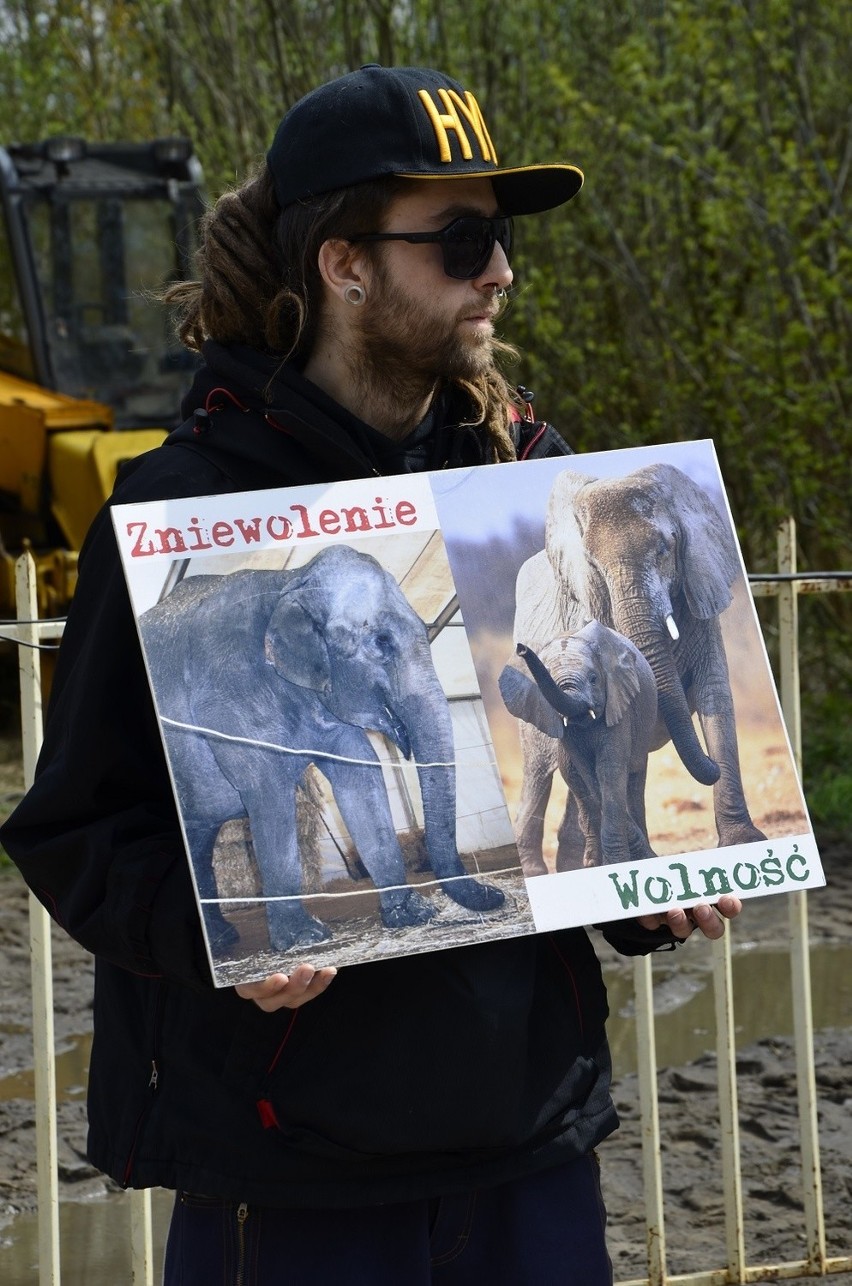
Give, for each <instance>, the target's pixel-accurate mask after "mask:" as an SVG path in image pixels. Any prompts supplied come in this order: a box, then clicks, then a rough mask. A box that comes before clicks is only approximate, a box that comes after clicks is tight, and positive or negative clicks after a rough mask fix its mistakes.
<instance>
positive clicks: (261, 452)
mask: <svg viewBox="0 0 852 1286" xmlns="http://www.w3.org/2000/svg"><path fill="white" fill-rule="evenodd" d="M203 356H204V362H205V364H204V366H203V367H202V368H201V369H200V370H199V371H198V372H197V373H196V376H195V379H194V381H193V384H192V386H191V388H190V390H189V392H188V394H187V396H186V397H185V398H184V401H183V405H182V412H183V415H184V416H185V417H186V419H185V423H184V424H182V425H181V427H180V428H179V429H176V430H175V432H174V433H172V434H171V435H170V437H169V438H168V442H169V443H186V442H187V441H192V442H193V444H194V445H195V446H196V447H197V448H198V449H200V450H201V451H202V452H203V453H205V454H208V455H213V454H215V455H216V457H217V461H218V462H220V463H221V462H222V460H221V458H222V457H223V456H224V455H229V456H231V457H233V458H234V459H235V460H240V461H242V462H245V463H248V464H251V465H256V466H258V467H259V468H260V469H264V468H266V469H272V470H274V471H276V472H284V473H286V474H287V476H288V478H289V479H290V480H291V481H292V483H293V484H294V485H298V484H304V483H310V482H318V481H323V482H328V481H338V480H343V479H347V478H360V477H369V476H371V475H375V476H382V475H388V474H392V473H411V472H420V471H421V470H424V469H440V468H444V467H445V466H447V465H451V466H457V465H465V464H467V465H470V464H480V463H482V462H483V460H484V457H485V451H484V441H483V436H482V434H481V433H480V432H479V431H478V430H477V429H475V428H473V427H467V426H464V425H462V426H461V427H460V425H459V422H460V421H463V420H464V419H465V418H466V417H467V418H470V406H469V404H468V403H467V400H466V398H465V397H464V395H463V394H462V393H461V392H460V391H459V390H456V389H453V388H447V389H445V390H443V391H441V392H439V393H438V395H437V396H436V397H435V399H434V401H433V403H432V406H431V407H430V409H429V411H428V413H427V415H426V416H425V417H424V419H423V421H422V422H421V423H420V424H419V425H417V426H416V427H415V428H414V429H413V430H412V432H411V433H410V434H409V435H408V436H407V437H406V438H405V440H404V441H403V442H395V441H393V440H392V439H390V438H387V437H386V436H385V435H384V434H382V433H379V432H378V430H376V429H374V428H373V427H372V426H371V425H369V424H367V423H366V422H365V421H364V420H362V419H359V417H358V416H356V415H353V414H352V412H351V411H348V410H346V408H344V407H342V406H340V405H339V404H338V403H337V402H335V401H334V400H333V399H332V398H330V397H329V396H328V395H327V394H326V393H324V392H323V390H322V389H320V388H319V387H318V386H317V385H316V384H313V383H311V381H310V380H308V379H306V378H305V376H304V375H303V374H302V373H301V371H300V370H299V369H298V368H297V367H296V366H294V365H293V364H292V363H289V362H281V360H280V358H278V357H276V356H275V355H273V354H266V353H261V352H258V351H257V350H256V349H252V348H248V347H246V346H243V345H224V344H218V343H216V342H214V341H212V340H208V341H207V342H206V343H205V344H204V348H203ZM266 485H268V484H266Z"/></svg>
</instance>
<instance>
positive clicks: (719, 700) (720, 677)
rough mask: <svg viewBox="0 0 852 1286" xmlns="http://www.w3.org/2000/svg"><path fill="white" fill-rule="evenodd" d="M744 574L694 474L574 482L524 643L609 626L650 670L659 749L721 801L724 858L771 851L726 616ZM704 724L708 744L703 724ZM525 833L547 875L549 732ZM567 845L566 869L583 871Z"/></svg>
mask: <svg viewBox="0 0 852 1286" xmlns="http://www.w3.org/2000/svg"><path fill="white" fill-rule="evenodd" d="M739 573H740V564H739V561H738V559H737V555H736V550H735V547H734V542H733V540H732V538H731V533H730V530H729V528H728V527H727V525H726V523H725V522H724V521H723V519H722V516H721V514H720V513H719V511H718V510H717V509H716V507H715V505H714V504H713V503H712V502H711V500H710V499H709V497H708V496H707V494H706V493H705V492H704V491H703V490H702V488H701V487H700V486H698V485H697V483H695V482H694V481H693V480H692V479H691V478H690V477H689V476H688V475H687V474H686V473H684V472H683V471H682V470H680V469H678V468H676V467H675V466H674V465H671V464H665V463H660V464H652V465H647V466H645V467H644V468H640V469H637V470H635V471H634V472H633V473H630V474H627V475H626V476H624V477H613V478H602V479H596V478H593V477H589V476H588V475H586V474H583V473H580V472H576V471H574V470H571V469H566V470H564V471H562V472H561V473H560V474H558V475H557V477H556V479H555V481H554V483H553V486H552V488H551V492H550V497H549V501H548V509H547V518H546V526H545V548H544V550H542V551H541V552H539V553H537V554H535V555H533V557H532V558H529V559H528V560H527V561H526V562H525V563H524V564H523V566H522V567H521V568H520V571H519V573H518V577H517V583H516V593H515V602H516V611H515V624H514V639H515V642H516V643H523V644H525V645H526V646H528V647H532V648H534V649H538V648H541V647H542V646H543V645H544V644H545V643H547V642H548V641H549V640H550V639H552V638H554V637H555V636H556V635H557V634H562V633H567V634H571V633H573V632H575V631H576V630H577V629H578V628H580V627H581V626H582V625H583V623H584V622H585V621H588V620H596V621H599V622H600V623H601V624H603V625H606V626H608V627H610V628H611V629H614V630H616V631H618V633H620V634H623V635H624V636H625V637H626V638H627V639H629V640H630V641H631V642H632V643H633V644H634V645H635V646H636V647H637V648H638V649H639V651H640V652H641V653H642V655H643V656H644V657H645V658H646V660H647V661H648V663H649V665H650V667H651V670H652V672H653V675H654V680H655V683H656V687H657V702H658V715H657V723H656V727H655V729H654V731H653V735H652V738H651V743H650V748H651V750H655V749H657V748H659V747H660V746H662V745H664V744H665V743H666V742H667V741H669V740H671V741H672V743H673V745H674V747H675V749H676V751H677V753H678V755H679V757H680V759H681V760H682V762H683V764H684V765H685V767H686V768H687V770H688V772H689V773H690V774H691V775H692V776H693V777H694V778H695V779H696V781H698V782H700V783H701V784H702V785H705V786H712V787H713V804H714V812H715V819H716V829H717V833H718V842H719V845H720V847H722V846H725V845H729V844H743V843H749V842H751V841H755V840H761V839H763V838H764V835H763V833H762V832H761V831H760V830H758V829H757V827H756V826H755V825H754V824H753V822H752V820H751V817H750V815H749V811H748V807H747V804H746V800H745V795H744V792H743V784H742V778H741V774H740V767H739V753H738V746H737V729H736V722H735V716H734V703H733V698H732V695H731V684H730V678H729V674H728V664H727V658H726V655H725V647H724V643H723V639H722V631H721V626H720V623H719V616H720V614H721V613H722V612H723V611H724V610H725V609H726V608H727V607H728V606H729V604H730V603H731V601H732V593H731V587H732V585H733V583H734V581H735V579H736V577H737V576H738V575H739ZM696 711H697V713H698V718H699V722H700V726H701V730H702V733H703V736H704V739H705V742H706V751H705V748H704V747H702V745H701V743H700V741H699V739H698V736H697V734H696V731H695V728H694V726H693V722H692V715H693V713H694V712H696ZM522 749H523V758H524V777H523V786H522V797H521V803H520V809H519V816H518V824H517V839H518V848H519V852H520V855H521V860H522V862H523V863H524V866H525V868H526V867H528V866H530V867H536V866H537V865H538V864H541V862H542V857H541V851H542V831H543V824H544V811H545V808H546V806H547V800H548V797H549V794H550V785H551V779H552V775H553V772H554V770H555V768H556V755H555V753H554V749H553V742H552V740H550V739H548V738H546V737H544V736H543V734H541V733H540V732H538V731H537V730H532V729H531V730H530V733H529V734H528V735H525V736H524V737H523V738H522ZM568 844H569V837H568V836H567V835H566V836H565V838H564V844H563V841H562V837H560V846H561V848H562V850H563V851H561V852H560V853H559V854H558V856H557V866H559V865H560V862H561V863H562V864H563V865H565V864H567V865H571V864H575V859H572V857H571V856H570V854H569V853H568V852H567V850H566V849H565V846H566V845H568Z"/></svg>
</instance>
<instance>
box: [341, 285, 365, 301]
mask: <svg viewBox="0 0 852 1286" xmlns="http://www.w3.org/2000/svg"><path fill="white" fill-rule="evenodd" d="M343 298H344V299H345V300H346V302H347V304H354V305H355V306H356V307H359V306H360V305H361V304H363V302H364V300H365V299H366V298H367V292H366V290H365V289H364V287H363V286H356V285H355V284H354V282H353V284H352V285H351V286H347V287H346V289H345V290H344V292H343Z"/></svg>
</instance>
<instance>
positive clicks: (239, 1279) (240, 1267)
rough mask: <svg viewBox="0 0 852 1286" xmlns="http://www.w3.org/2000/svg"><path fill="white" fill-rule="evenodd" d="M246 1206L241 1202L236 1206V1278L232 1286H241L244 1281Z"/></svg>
mask: <svg viewBox="0 0 852 1286" xmlns="http://www.w3.org/2000/svg"><path fill="white" fill-rule="evenodd" d="M248 1212H249V1211H248V1206H247V1205H246V1203H245V1202H244V1201H241V1202H240V1204H239V1205H238V1206H237V1276H236V1279H235V1282H234V1286H243V1281H244V1280H245V1266H246V1220H247V1219H248Z"/></svg>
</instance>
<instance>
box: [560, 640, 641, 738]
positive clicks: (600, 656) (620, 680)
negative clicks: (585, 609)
mask: <svg viewBox="0 0 852 1286" xmlns="http://www.w3.org/2000/svg"><path fill="white" fill-rule="evenodd" d="M575 637H577V638H583V639H587V640H588V642H589V646H590V647H591V649H592V653H593V655H594V656H595V658H596V660H597V662H598V666H599V668H600V671H601V674H602V675H603V677H604V680H605V682H606V705H605V707H604V714H605V718H606V724H607V727H608V728H611V727H612V726H613V724H616V723H620V722H621V720H622V719H623V718H624V716H625V715H626V714H627V712H628V711H629V710H630V707H631V705H632V704H633V702H634V701H635V700H636V698H637V697H638V695H639V691H640V687H641V684H640V681H639V666H640V664H641V662H642V658H641V654H640V653H639V651H638V649H637V648H636V647H634V645H633V644H632V643H631V642H630V640H629V639H627V638H625V637H624V635H623V634H619V633H618V631H617V630H611V629H610V628H609V627H608V626H606V625H601V623H600V622H599V621H590V622H589V624H588V625H585V626H583V628H582V629H581V630H579V631H578V633H577V635H576V636H575Z"/></svg>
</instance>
